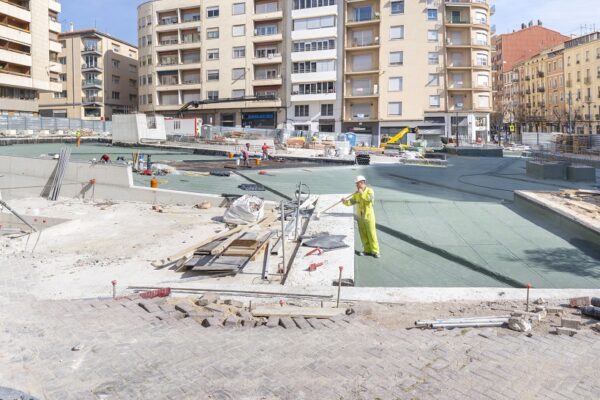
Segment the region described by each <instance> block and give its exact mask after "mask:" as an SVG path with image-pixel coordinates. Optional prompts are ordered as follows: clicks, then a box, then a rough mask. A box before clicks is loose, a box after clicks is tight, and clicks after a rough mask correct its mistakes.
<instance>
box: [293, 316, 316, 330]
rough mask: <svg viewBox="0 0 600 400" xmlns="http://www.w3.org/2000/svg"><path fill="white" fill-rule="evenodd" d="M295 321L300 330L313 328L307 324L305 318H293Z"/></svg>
mask: <svg viewBox="0 0 600 400" xmlns="http://www.w3.org/2000/svg"><path fill="white" fill-rule="evenodd" d="M292 319H293V320H294V322H295V323H296V325H297V326H298V328H300V329H312V326H310V324H309V323H308V322H306V319H305V318H302V317H298V318H292Z"/></svg>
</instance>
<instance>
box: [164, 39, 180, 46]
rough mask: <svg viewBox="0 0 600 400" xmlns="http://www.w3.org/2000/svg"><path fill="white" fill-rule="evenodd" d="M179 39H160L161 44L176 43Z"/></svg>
mask: <svg viewBox="0 0 600 400" xmlns="http://www.w3.org/2000/svg"><path fill="white" fill-rule="evenodd" d="M178 43H179V41H178V40H177V39H165V40H161V41H160V45H161V46H169V45H172V44H178Z"/></svg>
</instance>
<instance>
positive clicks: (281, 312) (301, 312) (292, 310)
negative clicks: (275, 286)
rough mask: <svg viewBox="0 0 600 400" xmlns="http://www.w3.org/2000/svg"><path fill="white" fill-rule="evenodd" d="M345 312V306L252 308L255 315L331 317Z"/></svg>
mask: <svg viewBox="0 0 600 400" xmlns="http://www.w3.org/2000/svg"><path fill="white" fill-rule="evenodd" d="M345 313H346V309H345V308H320V307H292V306H283V307H277V306H273V307H266V306H265V307H257V308H255V309H254V310H252V315H253V316H255V317H271V316H273V317H292V318H297V317H304V318H332V317H335V316H336V315H343V314H345Z"/></svg>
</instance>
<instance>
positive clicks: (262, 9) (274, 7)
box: [252, 3, 283, 21]
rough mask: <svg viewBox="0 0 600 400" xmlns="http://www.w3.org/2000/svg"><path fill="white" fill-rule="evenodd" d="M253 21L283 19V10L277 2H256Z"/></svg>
mask: <svg viewBox="0 0 600 400" xmlns="http://www.w3.org/2000/svg"><path fill="white" fill-rule="evenodd" d="M252 19H253V20H254V21H275V20H280V19H283V11H282V10H281V7H280V6H279V4H278V3H267V4H262V5H261V4H257V5H256V7H255V9H254V15H253V16H252Z"/></svg>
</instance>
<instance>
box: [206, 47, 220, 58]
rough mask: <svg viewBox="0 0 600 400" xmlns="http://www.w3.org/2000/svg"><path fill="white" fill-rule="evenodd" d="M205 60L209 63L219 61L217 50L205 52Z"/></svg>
mask: <svg viewBox="0 0 600 400" xmlns="http://www.w3.org/2000/svg"><path fill="white" fill-rule="evenodd" d="M206 59H207V60H209V61H211V60H218V59H219V49H208V50H206Z"/></svg>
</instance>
